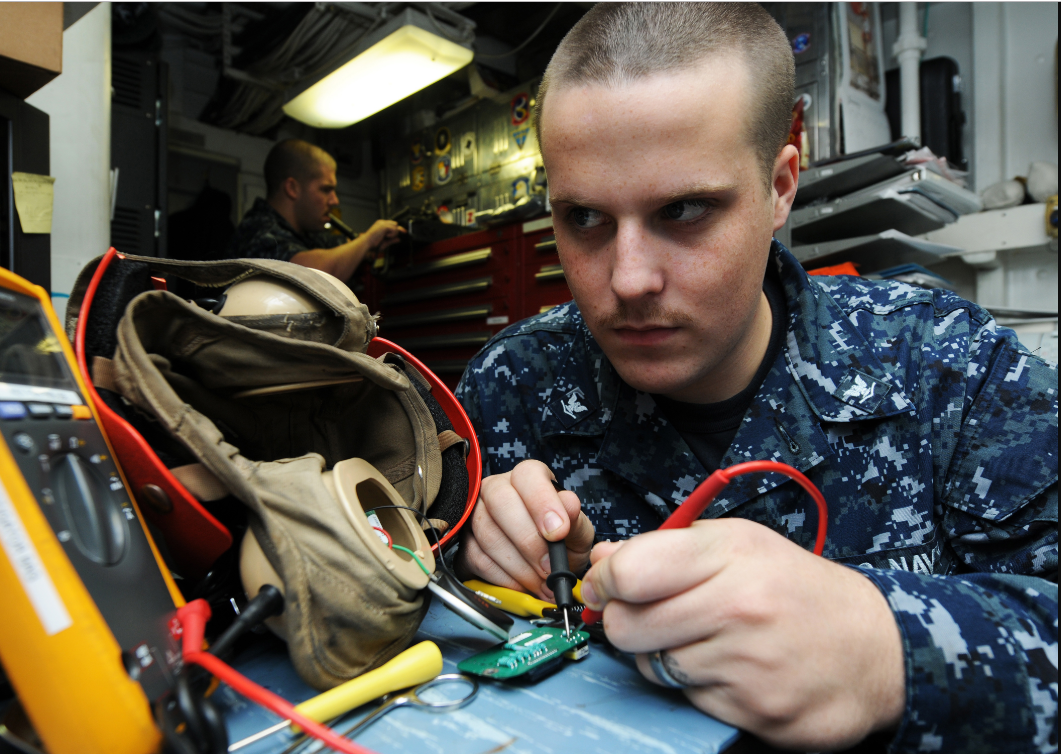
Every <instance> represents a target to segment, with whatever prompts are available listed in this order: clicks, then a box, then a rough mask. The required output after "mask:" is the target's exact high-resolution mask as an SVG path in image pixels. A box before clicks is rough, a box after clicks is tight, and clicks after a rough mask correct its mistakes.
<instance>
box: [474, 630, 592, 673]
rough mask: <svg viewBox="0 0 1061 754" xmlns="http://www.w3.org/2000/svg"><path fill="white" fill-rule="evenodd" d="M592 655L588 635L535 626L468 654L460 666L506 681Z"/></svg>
mask: <svg viewBox="0 0 1061 754" xmlns="http://www.w3.org/2000/svg"><path fill="white" fill-rule="evenodd" d="M588 654H589V634H588V633H586V632H585V631H572V632H571V635H570V636H565V635H564V629H562V628H550V627H541V628H532V629H529V630H527V631H524V632H522V633H520V634H518V635H516V636H513V637H512V638H511V639H509V640H508V641H507V642H505V643H504V644H499V645H497V646H496V647H493V648H492V649H488V650H486V651H485V652H480V653H479V654H477V655H474V656H472V657H469V658H468V659H467V660H464V661H462V662H460V663H459V664H458V665H457V667H458V668H459V669H460V670H461V671H462V672H464V673H471V674H472V675H478V676H483V677H484V678H496V679H498V680H505V679H508V678H517V677H521V678H522V677H526V679H527V680H533V679H535V678H538V677H541V676H543V675H546V674H547V673H550V672H552V671H553V670H555V669H556V667H557V666H558V665H559V664H560V663H561V662H563V660H564V658H565V657H566V658H567V659H569V660H581V659H582V658H583V657H585V656H586V655H588Z"/></svg>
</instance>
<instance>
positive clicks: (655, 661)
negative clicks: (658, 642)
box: [648, 649, 689, 689]
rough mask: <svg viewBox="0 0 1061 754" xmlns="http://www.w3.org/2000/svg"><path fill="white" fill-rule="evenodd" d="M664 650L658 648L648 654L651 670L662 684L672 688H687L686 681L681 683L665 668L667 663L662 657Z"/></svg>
mask: <svg viewBox="0 0 1061 754" xmlns="http://www.w3.org/2000/svg"><path fill="white" fill-rule="evenodd" d="M664 651H666V650H663V649H661V650H659V651H658V652H653V653H652V654H650V655H649V656H648V663H649V665H651V666H652V672H653V673H655V674H656V678H657V679H658V680H659V682H660V683H662V684H663V685H664V686H669V687H670V688H672V689H687V688H689V684H688V683H683V682H682V681H679V680H678V679H677V678H675V677H674V676H673V675H671V672H670V671H669V670H667V663H666V662H665V660H664V658H663V653H664Z"/></svg>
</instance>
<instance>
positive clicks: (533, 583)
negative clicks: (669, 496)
mask: <svg viewBox="0 0 1061 754" xmlns="http://www.w3.org/2000/svg"><path fill="white" fill-rule="evenodd" d="M553 478H554V477H553V472H551V471H550V470H549V467H548V466H546V465H545V464H544V463H541V462H540V461H523V462H522V463H520V464H519V465H517V466H516V467H515V468H514V469H512V471H510V472H508V473H505V474H495V475H493V476H489V477H486V478H485V479H483V484H482V487H480V489H479V503H478V505H476V506H475V512H474V513H473V514H472V520H471V521H470V522H469V523H470V524H471V526H467V527H465V529H464V538H463V539H462V540H461V547H460V553H459V555H458V566H459V567H460V569H461V570H462V571H466V572H470V573H473V574H475V575H476V576H479V577H480V578H482V579H483V580H485V581H488V582H490V583H491V584H497V585H498V586H503V587H508V588H509V589H518V590H521V591H526V592H530V593H531V594H534V595H537V596H539V597H541V598H543V599H546V600H550V601H551V600H552V599H553V594H552V592H551V591H550V590H549V587H547V586H546V585H545V577H546V576H548V575H549V573H550V567H549V550H548V546H547V545H546V543H545V539H548V540H549V541H551V542H558V541H560V540H566V542H567V550H568V559H569V560H570V566H571V570H572V571H574V572H576V573H577V572H578V571H580V570H581V569H582V568H583V567H585V565H586V562H587V561H588V560H589V551H590V547H592V545H593V524H591V523H590V522H589V519H588V518H586V514H584V513H582V506H581V504H580V503H579V501H578V496H577V495H576V494H575V493H573V492H568V491H566V490H565V491H561V492H559V493H558V492H557V491H556V490H555V489H554V487H553V483H552V480H553ZM542 537H545V539H542Z"/></svg>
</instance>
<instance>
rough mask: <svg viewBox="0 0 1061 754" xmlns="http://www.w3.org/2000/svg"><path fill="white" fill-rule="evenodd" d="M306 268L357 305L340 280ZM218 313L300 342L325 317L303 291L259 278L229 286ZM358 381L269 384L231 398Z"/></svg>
mask: <svg viewBox="0 0 1061 754" xmlns="http://www.w3.org/2000/svg"><path fill="white" fill-rule="evenodd" d="M307 269H309V270H312V271H313V272H315V273H316V274H318V275H320V277H321V278H322V279H324V280H325V281H326V282H327V284H328V285H331V286H333V287H334V288H336V289H338V291H339V292H340V293H341V294H342V295H343V296H344V297H345V298H347V299H348V300H350V301H352V302H353V303H355V304H356V303H357V297H356V296H354V292H353V291H352V290H350V287H349V286H348V285H346V283H344V282H343V281H342V280H340V279H339V278H337V277H335V276H334V275H330V274H328V273H327V272H324V271H323V270H316V269H313V268H312V267H309V268H307ZM218 314H219V315H220V316H222V317H224V318H225V319H229V320H231V321H233V322H236V323H238V324H241V325H244V326H246V327H251V328H254V329H255V330H266V331H269V332H273V333H275V334H277V335H284V336H287V337H290V338H298V339H300V340H305V337H303V335H304V334H305V333H307V332H309V331H311V330H313V329H315V328H317V327H318V326H319V324H320V321H321V320H322V319H323V316H324V315H323V309H322V307H321V306H320V304H319V302H317V301H314V300H313V299H312V298H310V297H309V296H307V295H306V293H305V292H304V291H301V290H299V289H298V288H296V287H295V286H294V285H293V284H291V283H289V282H286V281H283V280H278V279H276V278H268V277H264V276H261V275H259V276H255V277H252V278H250V279H248V280H241V281H240V282H238V283H235V284H233V285H231V286H229V288H228V290H226V291H225V301H224V303H223V304H222V306H221V311H219V312H218ZM361 379H362V378H361V377H360V376H354V377H344V378H340V379H328V380H313V381H309V382H296V383H287V384H282V385H269V386H267V387H259V388H254V389H253V390H244V391H243V392H240V393H236V394H235V395H234V396H233V397H236V398H248V397H251V396H255V395H277V394H280V393H289V392H292V391H295V390H308V389H310V388H315V387H324V386H326V385H341V384H343V383H346V382H358V381H360V380H361Z"/></svg>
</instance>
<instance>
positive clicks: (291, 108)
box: [284, 9, 474, 128]
mask: <svg viewBox="0 0 1061 754" xmlns="http://www.w3.org/2000/svg"><path fill="white" fill-rule="evenodd" d="M429 23H430V21H429V19H428V18H427V17H426V16H424V15H423V14H421V13H419V12H416V11H413V10H411V9H407V10H405V11H403V12H402V13H401V14H400V15H398V16H396V17H395V18H393V19H391V20H390V21H389V22H388V23H387V24H385V25H384V26H383V27H382V28H380V29H379V30H378V31H376V32H374V33H373V34H371V35H370V36H369V37H368V38H366V39H365V40H363V41H362V43H361V44H359V45H358V46H357V47H356V48H355V49H354V51H353V53H352V54H351V55H350V56H349V57H348V58H347V59H346V60H345V61H342V62H340V63H339V64H338V65H337V66H336V68H335V69H334V70H332V71H331V72H330V73H327V74H325V75H324V76H323V77H322V78H320V79H318V80H317V81H316V82H315V83H312V84H311V85H310V86H309V87H308V88H306V89H303V90H301V92H300V93H296V94H295V95H294V96H293V97H292V98H291V99H289V100H288V102H287V104H285V105H284V112H285V113H287V114H288V115H290V116H291V117H292V118H294V119H295V120H298V121H301V122H303V123H306V124H307V125H310V126H315V127H317V128H345V127H346V126H349V125H351V124H353V123H357V122H358V121H360V120H364V119H365V118H367V117H368V116H370V115H372V114H374V113H377V112H379V111H380V110H382V109H383V108H385V107H389V106H390V105H393V104H394V103H395V102H398V101H399V100H403V99H405V98H406V97H408V96H409V95H410V94H412V93H413V92H418V91H420V90H421V89H423V88H424V87H426V86H429V85H431V84H433V83H435V82H436V81H438V80H439V79H441V78H443V77H445V76H448V75H449V74H451V73H453V72H454V71H456V70H459V69H460V68H463V67H464V66H466V65H468V63H470V62H471V61H472V57H473V55H474V53H473V52H472V51H471V50H470V49H468V48H467V47H464V46H462V45H460V44H457V43H456V42H453V41H450V40H449V39H446V38H444V37H441V36H439V35H438V34H435V33H433V32H432V31H429V30H428V24H429ZM454 31H456V30H454ZM454 36H456V34H454Z"/></svg>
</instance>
